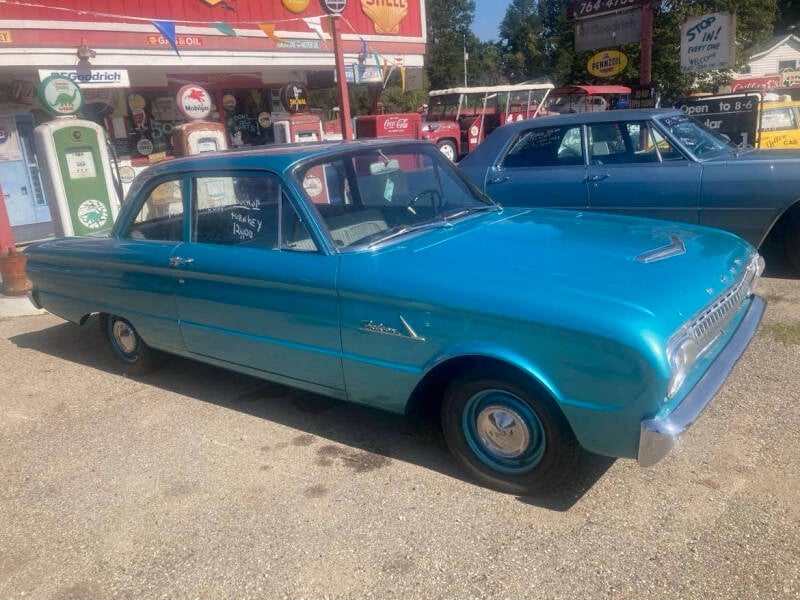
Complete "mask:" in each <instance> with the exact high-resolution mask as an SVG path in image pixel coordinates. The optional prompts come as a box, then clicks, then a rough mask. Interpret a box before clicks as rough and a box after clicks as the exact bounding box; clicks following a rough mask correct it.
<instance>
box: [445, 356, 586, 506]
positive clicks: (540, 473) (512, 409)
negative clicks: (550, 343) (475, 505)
mask: <svg viewBox="0 0 800 600" xmlns="http://www.w3.org/2000/svg"><path fill="white" fill-rule="evenodd" d="M442 429H443V432H444V438H445V441H446V443H447V446H448V448H449V449H450V452H451V453H452V454H453V456H454V457H455V459H456V460H457V461H458V462H459V463H460V464H461V466H462V467H464V469H466V471H467V472H468V473H469V474H470V475H472V476H473V477H474V478H475V479H477V480H478V481H480V482H481V483H482V484H484V485H486V486H488V487H491V488H494V489H496V490H499V491H502V492H506V493H509V494H517V495H531V494H536V493H540V492H544V491H546V490H547V489H548V488H552V487H553V486H555V485H556V484H558V483H559V482H560V481H561V480H562V479H563V478H564V477H565V476H566V475H568V474H569V473H570V472H571V471H572V469H573V467H574V466H575V463H576V461H577V459H578V456H579V453H580V446H579V445H578V442H577V440H576V439H575V435H574V434H573V432H572V429H571V428H570V426H569V423H567V421H566V419H565V418H564V415H563V414H562V413H561V411H560V410H559V409H558V407H557V406H556V405H555V403H554V402H553V400H552V399H551V398H549V397H548V396H546V395H544V394H542V393H541V392H539V391H538V390H537V389H536V387H535V386H534V385H533V384H532V382H531V381H530V380H529V379H527V378H526V377H525V376H523V375H522V374H520V373H517V372H514V371H510V370H509V371H505V370H492V371H488V370H484V371H479V372H476V373H472V374H468V375H464V376H462V377H460V378H458V379H456V380H455V381H453V382H452V383H451V384H450V386H449V387H448V389H447V391H446V392H445V397H444V402H443V403H442Z"/></svg>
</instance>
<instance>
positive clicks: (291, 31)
mask: <svg viewBox="0 0 800 600" xmlns="http://www.w3.org/2000/svg"><path fill="white" fill-rule="evenodd" d="M52 4H54V3H45V2H44V1H38V2H37V1H36V0H31V1H27V0H25V1H22V0H7V1H6V2H4V3H2V4H0V6H2V10H1V11H0V188H2V193H3V200H4V204H5V209H6V212H7V214H8V217H9V220H10V222H11V226H12V230H13V234H14V240H15V241H16V242H17V243H24V242H29V241H32V240H35V239H42V238H44V237H48V236H50V235H52V234H53V224H52V220H51V214H50V208H49V206H48V201H49V199H48V198H47V197H46V196H47V194H46V192H45V191H44V186H43V185H42V176H41V170H42V169H47V168H50V166H49V165H48V164H47V160H43V158H42V156H41V154H42V153H41V152H39V149H38V148H37V145H36V140H35V136H34V129H35V128H36V127H37V126H38V125H40V124H42V123H44V122H47V121H50V120H51V119H53V117H51V116H50V115H49V114H48V113H47V112H45V111H44V110H43V109H42V106H41V104H40V100H39V98H38V96H37V91H38V88H39V84H40V82H41V81H42V80H44V79H46V78H47V77H49V76H52V75H62V76H64V77H68V78H70V79H73V80H74V81H76V82H77V84H78V86H79V87H80V91H81V93H82V95H83V108H82V111H81V117H82V118H84V119H87V120H91V121H94V122H96V123H98V124H100V125H101V126H102V127H103V128H104V130H105V133H106V135H107V137H108V140H109V145H110V146H111V147H112V148H113V150H114V154H115V155H116V158H117V160H116V162H117V165H118V167H117V168H115V170H116V171H117V174H118V176H119V177H120V179H121V182H122V184H124V186H125V188H127V184H129V183H130V180H131V179H132V178H133V176H134V175H135V173H137V172H138V171H139V170H141V169H142V168H144V167H145V166H147V165H149V164H152V163H154V162H157V161H160V160H168V159H169V158H170V157H172V156H173V155H174V148H173V147H172V136H171V132H172V129H173V128H174V127H175V126H177V125H180V124H182V123H184V122H185V121H186V117H185V116H183V115H182V114H181V112H180V111H178V110H177V109H176V93H177V92H178V90H179V89H180V88H182V87H183V86H185V85H187V84H193V85H198V86H202V87H203V88H204V89H205V90H207V91H208V93H209V95H210V96H211V98H212V106H213V107H212V112H211V115H210V117H209V120H212V121H217V122H219V123H221V124H222V125H223V126H224V131H225V133H226V136H227V141H228V145H229V146H238V145H244V146H251V145H259V144H263V143H271V142H273V141H275V139H274V135H273V131H272V127H270V125H271V124H272V123H273V122H275V121H276V119H280V118H281V115H283V114H286V111H287V108H286V106H285V97H284V98H283V100H282V98H281V90H282V89H283V88H284V86H285V85H286V84H289V83H300V84H303V85H304V86H305V87H307V88H311V89H313V88H323V87H333V86H334V85H336V84H335V78H334V72H335V59H334V47H333V41H332V38H331V35H330V32H331V26H330V17H328V12H326V7H325V4H327V5H328V8H330V7H333V9H334V10H340V9H342V5H344V8H343V10H342V12H341V14H340V16H339V17H338V18H337V19H336V28H337V29H338V31H339V33H340V34H341V38H342V49H343V55H344V66H345V72H346V77H347V79H348V81H351V78H352V81H355V82H364V81H374V80H375V78H377V79H378V81H380V80H381V79H382V78H383V77H385V76H386V75H387V73H392V72H395V71H400V72H402V74H403V76H404V77H405V78H406V80H407V81H410V80H417V79H418V78H417V77H416V76H417V75H419V74H420V72H421V68H422V66H423V58H424V53H425V42H426V37H425V31H426V24H425V11H424V3H423V0H346V2H345V1H344V0H322V1H319V0H273V1H270V2H264V1H263V0H171V1H169V2H163V1H161V2H158V1H157V0H92V1H90V2H87V1H86V0H82V1H81V0H62V1H61V2H59V3H58V6H52ZM311 108H313V107H311ZM321 118H322V120H323V121H325V120H329V119H331V118H332V115H325V114H323V115H321ZM278 141H280V140H278ZM112 162H114V161H112ZM108 168H114V167H110V166H109V167H108Z"/></svg>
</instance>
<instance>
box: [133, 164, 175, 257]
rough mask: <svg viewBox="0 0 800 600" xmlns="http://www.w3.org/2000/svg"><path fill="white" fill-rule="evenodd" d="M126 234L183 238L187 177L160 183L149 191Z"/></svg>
mask: <svg viewBox="0 0 800 600" xmlns="http://www.w3.org/2000/svg"><path fill="white" fill-rule="evenodd" d="M123 237H127V238H131V239H147V240H158V241H166V242H180V241H182V240H183V180H182V179H171V180H169V181H165V182H163V183H160V184H159V185H157V186H156V187H154V188H153V189H152V190H150V193H149V194H148V195H147V199H146V200H145V201H144V203H143V204H142V206H141V208H140V209H139V212H138V214H137V215H136V218H135V219H134V220H133V222H132V223H131V224H130V226H129V227H128V229H127V231H126V232H125V233H124V234H123Z"/></svg>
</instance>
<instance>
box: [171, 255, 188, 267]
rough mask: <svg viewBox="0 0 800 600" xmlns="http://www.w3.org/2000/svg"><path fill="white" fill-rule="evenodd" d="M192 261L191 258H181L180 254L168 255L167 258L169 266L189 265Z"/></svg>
mask: <svg viewBox="0 0 800 600" xmlns="http://www.w3.org/2000/svg"><path fill="white" fill-rule="evenodd" d="M193 262H194V259H193V258H183V257H182V256H170V258H169V266H170V267H183V266H186V265H190V264H192V263H193Z"/></svg>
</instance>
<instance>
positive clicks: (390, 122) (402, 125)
mask: <svg viewBox="0 0 800 600" xmlns="http://www.w3.org/2000/svg"><path fill="white" fill-rule="evenodd" d="M409 124H410V122H409V120H408V117H390V118H389V119H386V120H385V121H384V122H383V127H384V129H394V130H398V129H408V127H409Z"/></svg>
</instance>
